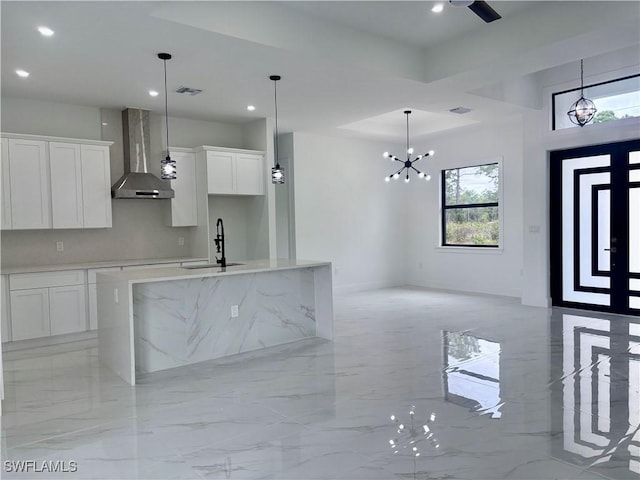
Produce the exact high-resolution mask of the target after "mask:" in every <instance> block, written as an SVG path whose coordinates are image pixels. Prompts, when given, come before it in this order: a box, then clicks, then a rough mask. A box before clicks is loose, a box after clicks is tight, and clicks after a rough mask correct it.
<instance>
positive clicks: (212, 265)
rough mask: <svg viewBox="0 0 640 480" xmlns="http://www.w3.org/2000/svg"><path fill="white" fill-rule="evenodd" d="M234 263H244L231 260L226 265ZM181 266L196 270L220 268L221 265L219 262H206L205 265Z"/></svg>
mask: <svg viewBox="0 0 640 480" xmlns="http://www.w3.org/2000/svg"><path fill="white" fill-rule="evenodd" d="M236 265H244V263H233V262H229V263H227V267H235V266H236ZM182 268H186V269H188V270H196V269H198V268H222V267H221V266H220V264H219V263H207V264H206V265H190V266H187V267H182Z"/></svg>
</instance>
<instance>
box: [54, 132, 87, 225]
mask: <svg viewBox="0 0 640 480" xmlns="http://www.w3.org/2000/svg"><path fill="white" fill-rule="evenodd" d="M49 168H50V169H51V222H52V225H53V228H82V227H83V225H84V222H83V219H82V164H81V162H80V145H78V144H77V143H60V142H49Z"/></svg>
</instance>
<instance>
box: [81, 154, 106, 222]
mask: <svg viewBox="0 0 640 480" xmlns="http://www.w3.org/2000/svg"><path fill="white" fill-rule="evenodd" d="M80 149H81V158H82V208H83V219H84V228H109V227H111V166H110V162H109V147H107V146H102V145H82V146H81V147H80Z"/></svg>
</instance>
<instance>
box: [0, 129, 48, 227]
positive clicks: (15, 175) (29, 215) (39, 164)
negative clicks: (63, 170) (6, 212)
mask: <svg viewBox="0 0 640 480" xmlns="http://www.w3.org/2000/svg"><path fill="white" fill-rule="evenodd" d="M47 146H48V145H47V142H45V141H41V140H23V139H16V138H10V139H9V182H10V187H9V188H10V190H11V227H12V228H13V229H34V228H51V204H50V198H51V193H50V189H49V161H48V155H47Z"/></svg>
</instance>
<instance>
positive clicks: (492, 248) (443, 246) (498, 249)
mask: <svg viewBox="0 0 640 480" xmlns="http://www.w3.org/2000/svg"><path fill="white" fill-rule="evenodd" d="M494 164H495V165H496V166H497V167H498V201H497V202H486V203H468V204H460V205H447V204H446V183H445V182H446V180H445V179H446V172H447V171H449V170H462V169H465V168H474V167H483V166H486V165H494ZM503 204H504V201H503V174H502V158H501V157H499V158H491V159H487V160H485V161H482V162H480V163H471V164H464V165H461V166H456V167H449V168H443V169H442V170H440V242H439V245H438V249H440V250H441V251H448V252H451V251H457V252H464V251H467V252H469V251H474V252H482V253H502V249H503V232H504V223H503V217H504V215H503ZM483 207H496V208H497V209H498V244H497V245H473V244H455V243H446V241H445V240H446V231H447V230H446V221H447V216H446V211H447V210H452V209H455V208H483Z"/></svg>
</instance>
